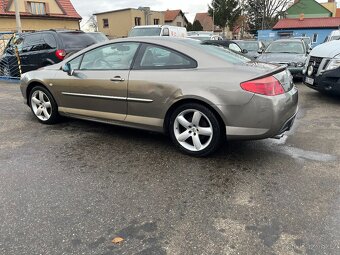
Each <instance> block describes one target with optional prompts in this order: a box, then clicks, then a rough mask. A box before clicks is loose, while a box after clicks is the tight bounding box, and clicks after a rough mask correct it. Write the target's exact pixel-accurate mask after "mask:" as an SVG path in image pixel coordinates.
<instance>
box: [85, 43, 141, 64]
mask: <svg viewBox="0 0 340 255" xmlns="http://www.w3.org/2000/svg"><path fill="white" fill-rule="evenodd" d="M138 46H139V43H135V42H126V43H113V44H109V45H105V46H102V47H100V48H96V49H94V50H91V51H89V52H86V53H85V54H84V58H83V61H82V63H81V66H80V69H81V70H127V69H130V67H131V63H132V61H133V58H134V56H135V54H136V51H137V49H138Z"/></svg>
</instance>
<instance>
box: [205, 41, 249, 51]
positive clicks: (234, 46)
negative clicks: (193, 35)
mask: <svg viewBox="0 0 340 255" xmlns="http://www.w3.org/2000/svg"><path fill="white" fill-rule="evenodd" d="M203 44H209V45H216V46H222V47H224V48H226V49H229V50H232V51H234V52H236V53H242V54H247V53H248V51H247V50H245V49H242V48H241V47H240V46H239V45H238V44H237V43H236V42H234V41H230V40H208V41H203Z"/></svg>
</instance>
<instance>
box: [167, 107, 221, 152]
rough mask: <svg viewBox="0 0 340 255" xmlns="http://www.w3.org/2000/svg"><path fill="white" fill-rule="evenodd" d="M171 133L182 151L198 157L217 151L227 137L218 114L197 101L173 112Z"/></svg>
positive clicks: (170, 123) (170, 124)
mask: <svg viewBox="0 0 340 255" xmlns="http://www.w3.org/2000/svg"><path fill="white" fill-rule="evenodd" d="M169 133H170V136H171V139H172V141H173V142H174V144H175V145H176V146H177V147H178V148H179V149H180V150H181V151H183V152H184V153H186V154H189V155H192V156H197V157H203V156H207V155H209V154H211V153H213V152H214V151H216V150H217V149H218V148H219V146H220V145H221V142H222V141H224V138H225V135H224V134H223V133H222V128H221V124H220V122H219V120H218V118H217V116H216V115H215V114H214V113H213V112H212V111H211V110H210V109H209V108H207V107H205V106H203V105H200V104H197V103H189V104H184V105H182V106H180V107H178V108H177V109H176V110H175V111H174V112H173V113H172V115H171V117H170V121H169Z"/></svg>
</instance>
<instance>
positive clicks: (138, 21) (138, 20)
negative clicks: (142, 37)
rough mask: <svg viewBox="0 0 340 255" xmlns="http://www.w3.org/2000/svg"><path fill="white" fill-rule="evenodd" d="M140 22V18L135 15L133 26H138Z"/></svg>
mask: <svg viewBox="0 0 340 255" xmlns="http://www.w3.org/2000/svg"><path fill="white" fill-rule="evenodd" d="M141 24H142V18H140V17H135V26H140V25H141Z"/></svg>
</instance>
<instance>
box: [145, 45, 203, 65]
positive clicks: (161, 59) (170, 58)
mask: <svg viewBox="0 0 340 255" xmlns="http://www.w3.org/2000/svg"><path fill="white" fill-rule="evenodd" d="M195 67H197V63H196V61H194V60H192V59H191V58H189V57H187V56H185V55H183V54H181V53H179V52H176V51H174V50H171V49H168V48H164V47H162V46H156V45H148V46H146V47H145V51H144V54H143V56H142V57H141V60H140V68H141V69H185V68H195Z"/></svg>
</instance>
